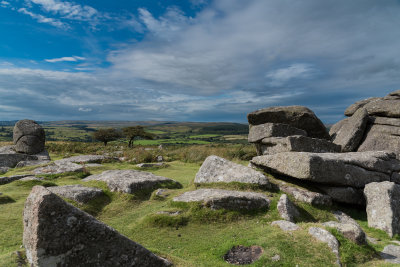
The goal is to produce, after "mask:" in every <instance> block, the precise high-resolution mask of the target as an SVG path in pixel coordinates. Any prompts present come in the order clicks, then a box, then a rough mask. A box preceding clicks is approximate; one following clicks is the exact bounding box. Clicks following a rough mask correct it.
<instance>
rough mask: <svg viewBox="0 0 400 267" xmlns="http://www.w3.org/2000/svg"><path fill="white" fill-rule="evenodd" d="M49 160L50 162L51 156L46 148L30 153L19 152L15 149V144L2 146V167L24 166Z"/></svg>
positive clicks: (0, 150)
mask: <svg viewBox="0 0 400 267" xmlns="http://www.w3.org/2000/svg"><path fill="white" fill-rule="evenodd" d="M48 162H50V156H49V153H48V152H47V151H46V150H43V151H41V152H39V153H37V154H34V155H28V154H25V153H17V152H16V151H15V146H3V147H0V167H7V168H14V167H24V166H33V165H40V164H45V163H48Z"/></svg>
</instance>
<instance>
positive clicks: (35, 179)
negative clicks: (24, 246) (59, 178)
mask: <svg viewBox="0 0 400 267" xmlns="http://www.w3.org/2000/svg"><path fill="white" fill-rule="evenodd" d="M43 180H44V178H42V177H36V176H26V177H24V178H22V179H19V181H43Z"/></svg>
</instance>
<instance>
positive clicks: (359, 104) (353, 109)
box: [344, 97, 381, 117]
mask: <svg viewBox="0 0 400 267" xmlns="http://www.w3.org/2000/svg"><path fill="white" fill-rule="evenodd" d="M379 99H381V98H380V97H370V98H367V99H363V100H360V101H357V102H356V103H354V104H352V105H350V106H349V107H348V108H347V109H346V110H345V111H344V115H346V116H348V117H350V116H353V114H354V113H356V111H357V110H359V109H360V108H363V107H364V106H365V105H366V104H368V103H370V102H374V101H376V100H379Z"/></svg>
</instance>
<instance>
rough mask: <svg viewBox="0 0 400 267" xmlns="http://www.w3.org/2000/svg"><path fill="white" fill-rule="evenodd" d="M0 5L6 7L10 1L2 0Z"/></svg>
mask: <svg viewBox="0 0 400 267" xmlns="http://www.w3.org/2000/svg"><path fill="white" fill-rule="evenodd" d="M0 5H1V6H2V7H8V6H10V3H9V2H7V1H4V0H3V1H0Z"/></svg>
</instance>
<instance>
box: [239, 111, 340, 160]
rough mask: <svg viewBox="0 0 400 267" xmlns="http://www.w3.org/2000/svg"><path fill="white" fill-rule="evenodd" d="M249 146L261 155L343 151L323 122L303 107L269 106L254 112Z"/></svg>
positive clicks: (252, 113) (250, 114) (251, 119)
mask: <svg viewBox="0 0 400 267" xmlns="http://www.w3.org/2000/svg"><path fill="white" fill-rule="evenodd" d="M247 119H248V121H249V137H248V140H249V142H250V143H254V144H255V146H256V149H257V154H258V155H268V154H275V153H280V152H289V151H305V152H319V153H321V152H340V146H338V145H336V144H334V143H332V142H330V141H329V139H330V138H329V134H328V132H327V130H326V128H325V126H324V124H323V123H322V122H321V120H320V119H318V118H317V116H316V115H315V114H314V112H312V111H311V110H310V109H308V108H306V107H302V106H288V107H270V108H265V109H260V110H257V111H254V112H251V113H249V114H248V115H247Z"/></svg>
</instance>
